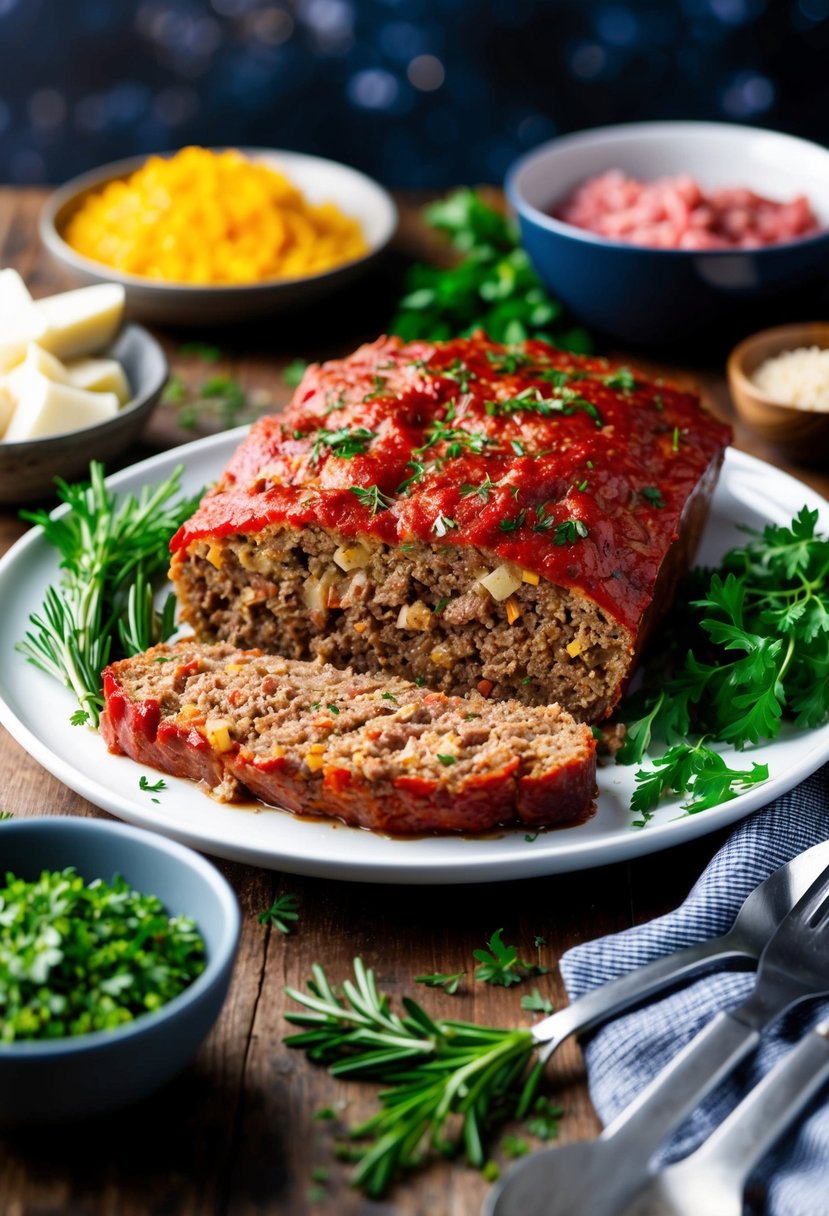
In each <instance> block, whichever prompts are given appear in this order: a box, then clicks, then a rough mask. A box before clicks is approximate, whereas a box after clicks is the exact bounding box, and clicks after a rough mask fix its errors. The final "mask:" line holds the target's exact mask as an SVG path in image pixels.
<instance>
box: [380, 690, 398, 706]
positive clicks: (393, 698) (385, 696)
mask: <svg viewBox="0 0 829 1216" xmlns="http://www.w3.org/2000/svg"><path fill="white" fill-rule="evenodd" d="M382 700H384V701H394V703H395V705H396V704H397V697H396V696H395V695H394V693H392V692H384V693H383V695H382Z"/></svg>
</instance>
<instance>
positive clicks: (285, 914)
mask: <svg viewBox="0 0 829 1216" xmlns="http://www.w3.org/2000/svg"><path fill="white" fill-rule="evenodd" d="M258 919H259V924H260V925H273V927H274V929H278V930H279V932H280V933H284V934H285V935H286V936H287V935H288V934H289V933H291V932H292V931H293V929H294V927H295V925H296V922H297V921H298V920H299V900H298V899H297V897H296V895H280V896H278V897H277V898H276V899H275V900H274V901H273V903H272V904H271V906H270V907H269V908H266V909H265V911H264V912H260V913H259V918H258Z"/></svg>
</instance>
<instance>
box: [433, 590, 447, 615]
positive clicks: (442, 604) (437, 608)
mask: <svg viewBox="0 0 829 1216" xmlns="http://www.w3.org/2000/svg"><path fill="white" fill-rule="evenodd" d="M450 600H451V596H448V595H445V596H444V597H443V599H440V600H438V602H437V603H436V604H435V606H434V608H433V609H432V612H434V614H435V616H440V614H441V613H442V612H443V610H444V608H445V607H446V605H447V604H448V603H449V602H450Z"/></svg>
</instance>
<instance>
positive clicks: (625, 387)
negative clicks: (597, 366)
mask: <svg viewBox="0 0 829 1216" xmlns="http://www.w3.org/2000/svg"><path fill="white" fill-rule="evenodd" d="M602 384H605V385H607V387H608V388H612V389H616V390H617V391H618V392H622V393H632V392H633V391H634V389H635V388H636V377H635V376H634V374H633V372H632V371H631V370H630V368H629V367H618V368H617V369H616V371H615V372H613V373H612V374H611V375H609V376H605V377H604V379H603V380H602Z"/></svg>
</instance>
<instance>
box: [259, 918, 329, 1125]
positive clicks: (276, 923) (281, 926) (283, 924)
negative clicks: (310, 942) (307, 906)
mask: <svg viewBox="0 0 829 1216" xmlns="http://www.w3.org/2000/svg"><path fill="white" fill-rule="evenodd" d="M298 920H299V900H298V899H297V897H296V895H280V896H278V897H277V898H276V899H275V900H274V902H273V903H272V904H271V906H270V907H269V908H266V909H265V911H264V912H260V913H259V924H260V925H273V927H274V929H278V930H279V932H280V933H284V934H285V935H286V936H287V934H289V933H290V932H291V931H292V929H293V928H294V926H295V923H296V921H298ZM317 1117H318V1118H321V1116H317Z"/></svg>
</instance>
